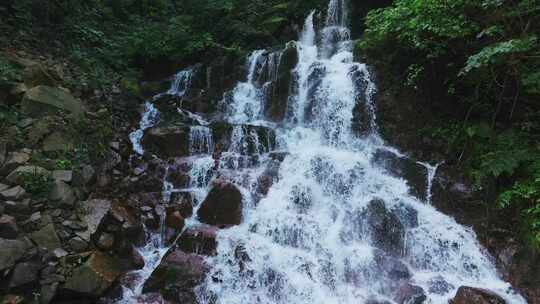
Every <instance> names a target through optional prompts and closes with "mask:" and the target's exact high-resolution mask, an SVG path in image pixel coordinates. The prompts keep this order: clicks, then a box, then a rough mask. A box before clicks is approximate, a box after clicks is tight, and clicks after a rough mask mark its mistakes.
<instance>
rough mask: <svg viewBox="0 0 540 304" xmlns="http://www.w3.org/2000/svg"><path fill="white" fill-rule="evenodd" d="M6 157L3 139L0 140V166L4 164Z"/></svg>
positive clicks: (5, 146)
mask: <svg viewBox="0 0 540 304" xmlns="http://www.w3.org/2000/svg"><path fill="white" fill-rule="evenodd" d="M6 158H7V143H6V142H5V141H0V168H2V165H4V162H5V161H6Z"/></svg>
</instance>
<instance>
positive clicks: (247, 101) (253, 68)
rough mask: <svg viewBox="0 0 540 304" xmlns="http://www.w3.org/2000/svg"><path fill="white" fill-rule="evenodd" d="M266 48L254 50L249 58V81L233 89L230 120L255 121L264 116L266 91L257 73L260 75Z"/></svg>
mask: <svg viewBox="0 0 540 304" xmlns="http://www.w3.org/2000/svg"><path fill="white" fill-rule="evenodd" d="M264 54H265V51H264V50H257V51H254V52H253V53H252V54H251V55H250V56H249V57H248V60H247V71H248V73H247V81H246V82H240V83H238V85H237V86H236V87H235V88H234V89H233V92H232V101H231V102H230V104H228V108H229V121H231V122H233V123H242V122H246V121H255V120H258V119H260V118H262V113H263V110H264V100H265V92H264V90H263V89H262V88H260V87H259V86H258V85H257V83H256V80H257V77H258V76H257V75H260V72H261V70H262V68H263V67H264V65H263V64H261V60H262V58H263V55H264Z"/></svg>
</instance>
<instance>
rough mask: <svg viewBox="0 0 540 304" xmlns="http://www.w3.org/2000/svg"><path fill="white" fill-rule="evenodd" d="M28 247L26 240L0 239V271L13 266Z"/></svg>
mask: <svg viewBox="0 0 540 304" xmlns="http://www.w3.org/2000/svg"><path fill="white" fill-rule="evenodd" d="M30 247H31V245H30V244H29V243H28V242H27V241H26V240H6V239H0V271H1V270H4V269H8V268H11V267H12V266H13V265H15V262H17V261H18V260H19V259H20V258H21V257H22V256H23V255H24V253H25V252H26V251H27V250H28V249H30Z"/></svg>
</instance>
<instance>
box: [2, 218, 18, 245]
mask: <svg viewBox="0 0 540 304" xmlns="http://www.w3.org/2000/svg"><path fill="white" fill-rule="evenodd" d="M18 234H19V228H18V227H17V222H16V221H15V218H14V217H12V216H9V215H7V214H4V215H2V216H0V238H4V239H15V238H17V235H18Z"/></svg>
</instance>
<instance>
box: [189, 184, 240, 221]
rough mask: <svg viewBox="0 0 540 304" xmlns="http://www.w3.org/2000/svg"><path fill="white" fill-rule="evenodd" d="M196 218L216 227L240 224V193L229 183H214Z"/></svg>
mask: <svg viewBox="0 0 540 304" xmlns="http://www.w3.org/2000/svg"><path fill="white" fill-rule="evenodd" d="M197 216H198V217H199V220H200V221H201V222H203V223H206V224H209V225H214V226H218V227H223V226H229V225H238V224H240V222H241V221H242V193H240V190H238V188H237V187H236V186H235V185H234V184H232V183H230V182H226V181H224V180H217V181H215V182H214V184H213V187H212V189H211V190H210V192H209V193H208V196H207V197H206V198H205V199H204V201H203V202H202V204H201V207H200V209H199V210H198V212H197Z"/></svg>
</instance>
